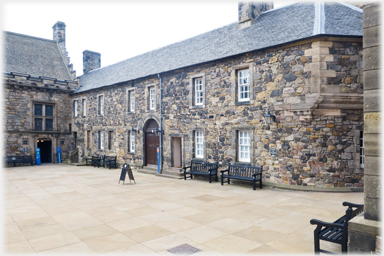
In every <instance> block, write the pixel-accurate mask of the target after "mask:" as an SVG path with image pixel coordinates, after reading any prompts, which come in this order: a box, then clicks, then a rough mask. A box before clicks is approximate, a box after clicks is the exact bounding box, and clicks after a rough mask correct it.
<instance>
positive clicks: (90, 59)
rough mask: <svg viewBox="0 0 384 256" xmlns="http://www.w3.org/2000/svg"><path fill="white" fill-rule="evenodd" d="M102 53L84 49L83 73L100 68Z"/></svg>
mask: <svg viewBox="0 0 384 256" xmlns="http://www.w3.org/2000/svg"><path fill="white" fill-rule="evenodd" d="M100 56H101V55H100V53H98V52H92V51H88V50H85V51H83V73H84V74H85V73H88V72H89V71H91V70H94V69H97V68H100V65H101V61H100Z"/></svg>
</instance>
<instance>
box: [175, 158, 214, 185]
mask: <svg viewBox="0 0 384 256" xmlns="http://www.w3.org/2000/svg"><path fill="white" fill-rule="evenodd" d="M217 167H218V163H205V162H200V161H191V165H190V166H186V167H183V168H182V171H183V172H184V180H186V179H187V174H189V175H190V178H191V179H192V175H201V176H208V177H209V183H211V179H212V177H214V178H215V180H216V181H218V178H217ZM187 169H189V171H187Z"/></svg>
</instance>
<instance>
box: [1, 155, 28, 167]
mask: <svg viewBox="0 0 384 256" xmlns="http://www.w3.org/2000/svg"><path fill="white" fill-rule="evenodd" d="M5 162H6V164H7V165H8V164H13V166H16V164H23V165H24V164H30V165H33V158H32V156H31V155H29V156H28V155H27V156H6V159H5Z"/></svg>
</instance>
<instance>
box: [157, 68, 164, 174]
mask: <svg viewBox="0 0 384 256" xmlns="http://www.w3.org/2000/svg"><path fill="white" fill-rule="evenodd" d="M157 76H158V78H159V81H160V100H159V101H160V102H159V105H160V106H159V120H160V138H159V139H160V152H159V155H160V157H159V161H160V173H162V172H163V138H162V137H163V126H162V117H161V106H162V87H161V86H162V84H161V76H160V74H157Z"/></svg>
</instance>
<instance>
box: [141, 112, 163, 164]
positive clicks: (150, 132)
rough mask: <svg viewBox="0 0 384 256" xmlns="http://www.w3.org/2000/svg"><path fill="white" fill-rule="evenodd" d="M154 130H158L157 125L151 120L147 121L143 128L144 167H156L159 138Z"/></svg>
mask: <svg viewBox="0 0 384 256" xmlns="http://www.w3.org/2000/svg"><path fill="white" fill-rule="evenodd" d="M156 128H159V125H158V124H157V122H156V121H155V120H153V119H149V120H148V121H147V124H146V125H145V128H144V133H145V142H144V152H145V160H144V165H146V166H148V165H157V148H158V147H160V138H159V136H157V135H156V133H155V130H156Z"/></svg>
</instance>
